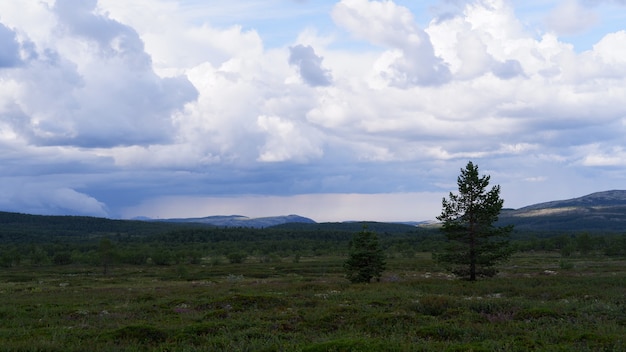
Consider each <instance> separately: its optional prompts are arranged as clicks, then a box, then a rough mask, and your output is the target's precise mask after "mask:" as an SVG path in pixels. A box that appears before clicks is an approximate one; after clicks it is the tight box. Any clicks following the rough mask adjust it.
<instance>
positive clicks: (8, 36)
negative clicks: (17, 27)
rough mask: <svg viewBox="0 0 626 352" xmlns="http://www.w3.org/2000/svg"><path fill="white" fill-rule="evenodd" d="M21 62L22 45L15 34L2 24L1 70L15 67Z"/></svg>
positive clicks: (0, 27) (0, 40) (0, 28)
mask: <svg viewBox="0 0 626 352" xmlns="http://www.w3.org/2000/svg"><path fill="white" fill-rule="evenodd" d="M20 62H21V59H20V45H19V43H18V42H17V38H16V37H15V32H14V31H12V30H11V29H10V28H8V27H7V26H5V25H4V24H2V23H0V68H3V67H13V66H16V65H18V64H19V63H20Z"/></svg>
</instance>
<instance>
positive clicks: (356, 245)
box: [344, 226, 386, 283]
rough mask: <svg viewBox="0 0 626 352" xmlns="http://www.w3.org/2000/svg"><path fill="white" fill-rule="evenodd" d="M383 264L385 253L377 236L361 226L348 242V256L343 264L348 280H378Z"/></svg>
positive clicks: (383, 268)
mask: <svg viewBox="0 0 626 352" xmlns="http://www.w3.org/2000/svg"><path fill="white" fill-rule="evenodd" d="M385 266H386V262H385V254H384V253H383V250H382V249H381V247H380V245H379V243H378V236H376V233H375V232H372V231H369V230H368V229H367V226H363V229H362V230H361V231H360V232H358V233H356V234H355V235H354V237H353V238H352V241H351V242H350V256H349V258H348V260H347V261H346V262H345V264H344V268H345V270H346V276H347V278H348V280H350V282H352V283H363V282H370V281H371V280H372V279H373V278H376V279H377V280H380V277H381V275H382V273H383V271H384V270H385Z"/></svg>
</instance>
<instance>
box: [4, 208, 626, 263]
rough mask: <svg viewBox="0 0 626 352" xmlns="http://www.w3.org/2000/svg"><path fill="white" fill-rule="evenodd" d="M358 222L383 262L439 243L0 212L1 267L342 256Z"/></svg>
mask: <svg viewBox="0 0 626 352" xmlns="http://www.w3.org/2000/svg"><path fill="white" fill-rule="evenodd" d="M363 225H367V227H368V229H369V230H370V231H373V232H375V233H376V234H377V235H378V238H379V242H380V246H381V248H382V249H383V250H384V252H385V255H386V256H388V257H394V256H395V257H406V258H410V257H412V256H414V255H415V254H416V253H418V252H433V251H437V250H439V249H440V248H441V247H442V246H443V245H444V243H445V242H444V236H443V235H442V233H441V232H440V231H439V230H438V229H437V228H436V227H415V226H410V225H403V224H389V223H377V222H368V223H360V222H355V223H321V224H298V223H290V224H284V225H279V226H275V227H269V228H264V229H254V228H218V227H214V226H207V225H203V224H172V223H162V222H144V221H127V220H109V219H102V218H93V217H73V216H37V215H26V214H16V213H3V212H0V266H3V267H11V266H22V265H33V266H39V265H67V264H74V263H75V264H88V265H101V264H102V263H107V262H111V263H119V264H132V265H175V264H186V263H187V264H200V263H204V264H206V263H210V264H221V263H238V262H242V261H244V260H259V261H283V260H299V258H301V257H305V256H322V255H347V253H348V248H349V243H350V240H351V239H352V237H353V235H354V234H355V233H357V232H359V231H360V230H361V229H362V227H363ZM511 240H512V241H511V242H512V244H513V246H514V247H515V248H516V249H517V250H518V251H558V252H559V253H561V254H562V255H563V256H564V257H567V256H572V255H588V254H595V253H598V254H603V255H608V256H626V235H624V234H614V233H610V234H599V233H589V232H581V233H567V234H564V233H559V232H525V231H521V232H520V231H518V232H515V233H514V234H513V236H512V239H511Z"/></svg>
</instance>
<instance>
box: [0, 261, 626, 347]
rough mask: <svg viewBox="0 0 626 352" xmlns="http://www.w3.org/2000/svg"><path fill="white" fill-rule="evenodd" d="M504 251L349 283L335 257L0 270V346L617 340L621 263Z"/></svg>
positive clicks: (624, 331) (625, 271)
mask: <svg viewBox="0 0 626 352" xmlns="http://www.w3.org/2000/svg"><path fill="white" fill-rule="evenodd" d="M561 260H562V258H561V256H560V255H559V254H558V253H532V254H531V253H525V254H517V255H515V256H513V258H512V260H511V261H510V263H509V266H507V267H504V268H503V270H502V272H501V274H499V275H498V276H496V277H494V278H492V279H491V280H488V281H478V282H473V283H471V282H467V281H462V280H457V279H454V278H453V277H451V276H450V275H448V274H445V273H444V272H442V271H440V268H438V267H437V266H436V264H435V263H434V262H433V261H432V259H431V257H430V255H429V254H427V253H419V254H417V255H416V256H415V257H413V258H402V257H396V258H389V259H388V268H387V271H386V272H385V274H384V275H383V277H382V279H381V282H380V283H370V284H356V285H352V284H350V283H349V282H348V280H346V279H345V278H344V275H343V265H342V264H343V262H344V257H341V256H315V257H307V256H304V257H302V258H301V259H300V261H299V262H298V263H294V261H293V260H291V258H282V260H280V261H277V262H262V261H261V260H258V258H248V260H247V261H246V262H244V263H242V264H226V263H225V264H218V265H211V264H210V263H208V262H206V261H205V260H203V261H202V263H200V264H184V265H179V266H174V265H171V266H159V265H142V266H129V265H123V266H120V265H118V266H114V267H111V268H110V269H111V270H110V272H109V274H108V275H106V276H105V275H103V274H102V271H101V267H99V266H93V267H89V266H84V265H69V266H68V265H65V266H50V265H46V266H42V267H38V268H37V269H36V270H33V268H31V267H29V266H28V265H24V266H22V267H13V268H5V269H3V270H2V271H1V272H0V296H1V298H2V302H3V304H2V306H1V307H0V318H1V319H0V345H1V346H2V350H4V351H25V350H28V351H30V350H46V351H50V350H58V351H82V350H85V348H88V349H89V350H98V351H118V350H127V351H165V350H168V351H206V350H213V351H233V350H238V351H246V350H247V351H283V350H288V351H353V350H359V351H467V350H474V351H493V350H498V351H528V350H542V351H599V350H600V351H621V350H624V348H625V347H626V343H625V341H624V336H626V319H625V317H626V311H625V309H626V306H625V302H624V295H623V288H624V287H625V285H626V265H625V264H626V262H625V261H624V260H623V259H611V258H607V257H604V256H602V255H599V254H598V253H593V254H591V255H590V256H573V257H570V258H569V259H568V262H569V263H570V264H571V266H570V267H569V268H568V269H561V268H560V261H561Z"/></svg>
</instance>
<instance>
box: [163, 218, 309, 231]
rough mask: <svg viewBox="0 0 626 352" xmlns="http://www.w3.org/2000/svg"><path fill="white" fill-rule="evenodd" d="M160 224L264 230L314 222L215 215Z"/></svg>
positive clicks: (172, 220) (166, 220)
mask: <svg viewBox="0 0 626 352" xmlns="http://www.w3.org/2000/svg"><path fill="white" fill-rule="evenodd" d="M157 221H160V222H174V223H196V224H209V225H213V226H220V227H251V228H265V227H271V226H276V225H281V224H288V223H305V224H315V221H313V220H311V219H309V218H305V217H303V216H299V215H284V216H268V217H261V218H249V217H246V216H242V215H217V216H207V217H204V218H184V219H160V220H157Z"/></svg>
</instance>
